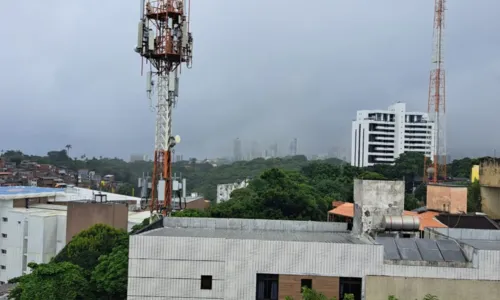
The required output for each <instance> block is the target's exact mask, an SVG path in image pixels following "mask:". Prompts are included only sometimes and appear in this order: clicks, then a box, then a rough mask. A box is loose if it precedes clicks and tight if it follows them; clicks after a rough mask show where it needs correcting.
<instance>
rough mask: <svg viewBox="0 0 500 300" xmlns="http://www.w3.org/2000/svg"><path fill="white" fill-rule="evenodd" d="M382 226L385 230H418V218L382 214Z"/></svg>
mask: <svg viewBox="0 0 500 300" xmlns="http://www.w3.org/2000/svg"><path fill="white" fill-rule="evenodd" d="M382 226H383V228H384V229H385V230H386V231H418V230H419V229H420V219H419V218H418V217H417V216H384V219H383V220H382Z"/></svg>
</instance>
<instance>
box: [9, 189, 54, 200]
mask: <svg viewBox="0 0 500 300" xmlns="http://www.w3.org/2000/svg"><path fill="white" fill-rule="evenodd" d="M62 194H64V190H62V189H54V188H44V187H32V186H2V187H0V200H7V199H9V200H11V199H23V198H38V197H54V196H56V195H62Z"/></svg>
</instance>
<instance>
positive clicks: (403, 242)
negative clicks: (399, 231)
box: [396, 239, 417, 249]
mask: <svg viewBox="0 0 500 300" xmlns="http://www.w3.org/2000/svg"><path fill="white" fill-rule="evenodd" d="M396 244H397V245H398V248H408V249H416V248H417V245H416V244H415V240H414V239H396Z"/></svg>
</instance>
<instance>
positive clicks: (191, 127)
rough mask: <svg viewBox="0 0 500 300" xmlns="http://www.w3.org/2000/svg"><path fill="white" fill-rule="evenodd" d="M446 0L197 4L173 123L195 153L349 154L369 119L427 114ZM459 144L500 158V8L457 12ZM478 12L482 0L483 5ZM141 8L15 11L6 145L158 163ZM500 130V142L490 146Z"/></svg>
mask: <svg viewBox="0 0 500 300" xmlns="http://www.w3.org/2000/svg"><path fill="white" fill-rule="evenodd" d="M433 2H434V1H433V0H405V1H401V0H378V1H373V0H357V1H352V0H342V1H341V0H307V1H299V0H273V1H269V0H251V1H250V0H236V1H235V0H192V4H191V9H192V16H191V17H192V25H191V29H192V31H193V35H194V42H195V45H194V47H195V48H194V65H193V68H192V69H191V70H186V69H185V68H184V70H183V73H182V77H181V79H180V81H181V82H180V97H179V103H178V106H177V108H176V110H175V112H174V133H176V134H179V135H181V137H182V142H181V144H180V145H178V147H177V148H176V151H177V153H178V154H183V155H184V157H190V156H196V157H198V158H205V157H216V156H228V155H232V141H233V139H234V138H236V137H240V138H241V139H242V140H243V144H244V147H245V144H246V145H249V144H250V143H251V142H252V141H254V140H255V141H257V142H260V144H261V145H268V144H271V143H272V142H273V141H277V142H278V143H279V144H280V147H281V149H283V151H286V150H287V149H285V148H286V147H287V146H288V143H289V141H290V140H291V139H292V138H294V137H297V138H298V142H299V152H301V153H307V154H313V153H325V152H327V151H328V149H329V148H332V147H336V148H337V149H344V151H347V152H348V151H350V149H349V147H350V138H351V136H350V134H351V120H352V119H353V118H354V117H355V112H356V110H359V109H376V108H380V109H382V108H386V107H387V106H388V105H390V104H392V103H394V102H396V101H402V102H406V103H408V106H409V109H411V110H414V111H416V110H426V109H427V90H428V84H429V82H428V78H429V70H430V67H431V64H430V62H431V50H432V29H433ZM447 2H448V11H447V12H446V13H447V16H446V17H447V31H446V41H445V46H446V49H445V51H446V52H445V64H446V71H447V87H446V92H447V109H448V148H449V152H450V153H451V155H452V156H461V155H467V154H469V155H486V154H492V153H493V149H495V148H496V149H498V151H499V152H500V138H499V134H495V132H498V128H500V118H499V112H500V101H499V96H498V95H499V90H500V84H499V81H500V40H499V39H498V29H499V28H500V19H499V18H498V11H500V1H498V0H477V1H462V0H460V1H447ZM476 2H477V3H476ZM139 6H140V5H139V0H136V1H123V0H106V1H97V0H85V1H83V0H74V1H67V0H65V1H63V0H45V1H40V0H24V1H0V25H1V26H0V37H1V39H2V42H1V43H0V45H1V48H0V54H1V55H0V79H1V80H0V92H1V94H0V137H1V138H0V148H1V149H21V150H22V151H24V152H26V153H32V154H44V153H46V152H47V151H49V150H52V149H62V148H63V147H64V145H66V144H71V145H72V146H73V150H72V153H73V154H72V156H73V155H74V156H76V155H78V156H79V155H82V154H86V155H87V156H100V155H102V156H118V157H122V158H125V159H128V158H129V156H130V154H132V153H148V154H149V153H151V152H152V149H153V141H154V117H155V115H154V113H152V112H151V111H150V110H149V106H148V100H147V98H146V94H145V91H144V90H145V78H144V77H141V74H140V66H141V62H140V58H139V56H138V55H137V54H136V53H135V52H134V51H133V48H134V47H135V43H136V36H137V33H136V29H137V21H138V18H139V8H140V7H139ZM487 134H488V135H487Z"/></svg>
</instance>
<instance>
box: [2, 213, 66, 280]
mask: <svg viewBox="0 0 500 300" xmlns="http://www.w3.org/2000/svg"><path fill="white" fill-rule="evenodd" d="M0 214H3V215H5V217H6V218H7V221H6V222H5V221H3V219H0V226H1V228H0V230H1V233H5V234H7V237H6V238H2V237H0V250H2V249H3V250H6V251H7V253H6V254H2V253H1V252H0V281H3V282H7V281H8V280H9V279H11V278H14V277H17V276H21V275H23V273H29V271H30V269H29V268H27V264H28V263H29V262H36V263H48V262H49V261H50V259H51V258H52V257H54V256H55V255H56V254H57V252H58V251H60V249H62V247H64V245H65V243H66V240H65V237H66V229H65V227H66V221H65V220H66V217H65V216H60V215H51V214H50V213H49V214H46V213H40V212H38V213H37V212H35V210H31V211H30V210H26V211H24V210H23V209H19V210H12V209H11V210H1V209H0ZM58 218H59V219H61V223H63V224H64V225H62V224H58ZM58 233H59V235H61V236H62V240H61V242H60V243H58V239H59V237H58ZM1 266H5V269H2V268H1Z"/></svg>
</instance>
